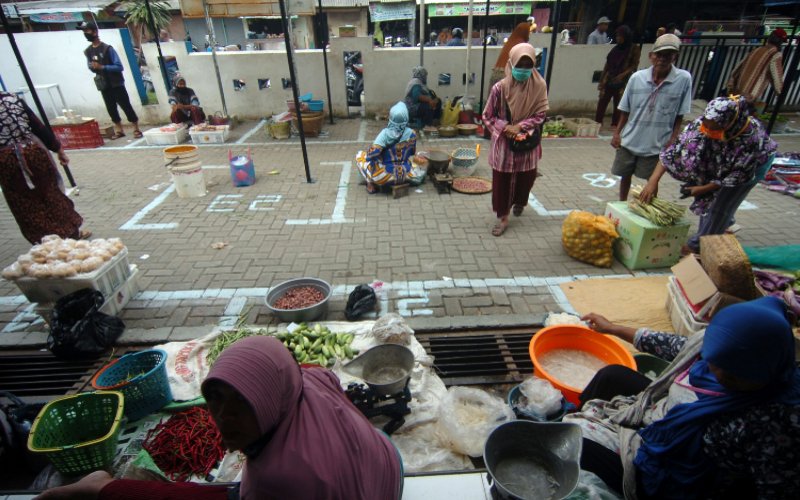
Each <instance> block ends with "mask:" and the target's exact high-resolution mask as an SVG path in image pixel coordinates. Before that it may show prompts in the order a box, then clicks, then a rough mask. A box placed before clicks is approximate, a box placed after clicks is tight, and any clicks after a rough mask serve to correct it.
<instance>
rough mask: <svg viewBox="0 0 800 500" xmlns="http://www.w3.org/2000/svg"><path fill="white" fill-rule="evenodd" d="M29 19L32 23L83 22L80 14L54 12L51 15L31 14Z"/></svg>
mask: <svg viewBox="0 0 800 500" xmlns="http://www.w3.org/2000/svg"><path fill="white" fill-rule="evenodd" d="M30 18H31V21H32V22H34V23H61V24H63V23H79V22H81V21H83V14H82V13H80V12H55V13H53V14H31V15H30Z"/></svg>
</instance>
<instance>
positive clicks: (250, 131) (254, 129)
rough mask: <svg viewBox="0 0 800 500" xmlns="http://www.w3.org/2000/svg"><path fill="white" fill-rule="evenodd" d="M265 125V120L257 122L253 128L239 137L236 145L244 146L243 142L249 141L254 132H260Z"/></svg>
mask: <svg viewBox="0 0 800 500" xmlns="http://www.w3.org/2000/svg"><path fill="white" fill-rule="evenodd" d="M266 124H267V120H264V119H262V120H261V121H260V122H258V123H257V124H256V126H255V127H253V128H251V129H250V130H249V131H248V132H247V133H246V134H244V135H243V136H242V137H240V138H239V140H238V141H236V144H244V142H245V141H246V140H247V139H249V138H250V137H252V136H253V134H255V133H256V132H258V131H259V130H261V128H262V127H264V125H266Z"/></svg>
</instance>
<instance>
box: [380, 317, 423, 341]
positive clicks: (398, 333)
mask: <svg viewBox="0 0 800 500" xmlns="http://www.w3.org/2000/svg"><path fill="white" fill-rule="evenodd" d="M412 335H414V330H412V329H411V327H410V326H408V325H407V324H406V322H405V320H404V319H403V317H402V316H400V315H399V314H397V313H389V314H387V315H385V316H383V317H381V318H379V319H378V321H376V322H375V324H374V325H373V326H372V336H373V337H375V339H376V340H378V342H380V343H382V344H400V345H408V344H409V343H410V342H411V336H412Z"/></svg>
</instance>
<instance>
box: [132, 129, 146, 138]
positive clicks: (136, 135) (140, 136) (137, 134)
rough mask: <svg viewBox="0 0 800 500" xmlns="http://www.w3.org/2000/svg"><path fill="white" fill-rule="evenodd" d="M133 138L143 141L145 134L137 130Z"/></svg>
mask: <svg viewBox="0 0 800 500" xmlns="http://www.w3.org/2000/svg"><path fill="white" fill-rule="evenodd" d="M133 137H135V138H136V139H141V138H142V137H144V134H143V133H142V131H141V130H135V131H134V132H133Z"/></svg>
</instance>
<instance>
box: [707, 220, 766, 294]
mask: <svg viewBox="0 0 800 500" xmlns="http://www.w3.org/2000/svg"><path fill="white" fill-rule="evenodd" d="M700 261H701V262H702V263H703V269H705V271H706V273H708V276H709V277H710V278H711V281H713V282H714V284H715V285H716V286H717V288H718V289H719V291H720V292H722V293H726V294H728V295H733V296H734V297H738V298H740V299H743V300H753V299H756V298H758V297H760V296H761V294H759V293H758V290H757V289H756V284H755V276H753V269H752V268H751V267H750V260H749V259H748V258H747V255H746V254H745V253H744V249H742V246H741V245H740V244H739V240H737V239H736V236H734V235H732V234H714V235H709V236H703V237H701V238H700Z"/></svg>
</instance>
